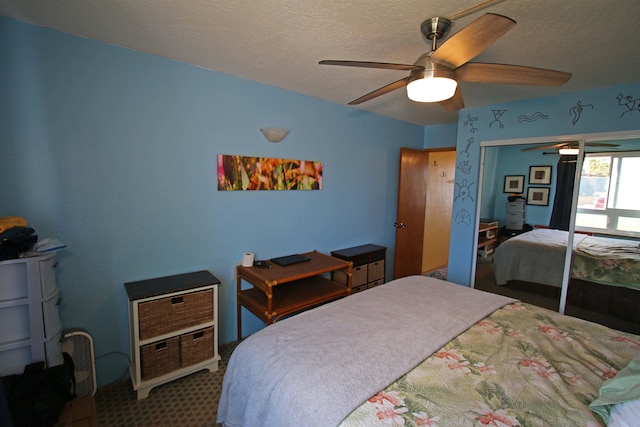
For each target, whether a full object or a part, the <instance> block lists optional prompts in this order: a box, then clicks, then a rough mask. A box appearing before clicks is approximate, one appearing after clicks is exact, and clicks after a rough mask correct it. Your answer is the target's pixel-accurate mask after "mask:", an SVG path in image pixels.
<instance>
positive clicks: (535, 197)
mask: <svg viewBox="0 0 640 427" xmlns="http://www.w3.org/2000/svg"><path fill="white" fill-rule="evenodd" d="M527 204H528V205H537V206H549V187H529V188H528V189H527Z"/></svg>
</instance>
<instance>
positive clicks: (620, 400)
mask: <svg viewBox="0 0 640 427" xmlns="http://www.w3.org/2000/svg"><path fill="white" fill-rule="evenodd" d="M627 402H629V403H632V404H631V405H629V404H628V403H627ZM625 403H627V405H629V406H627V405H625ZM614 407H615V409H616V412H617V413H621V414H626V413H628V412H632V413H634V408H635V410H636V411H639V410H640V409H639V408H640V356H638V357H636V358H635V359H633V360H631V361H630V362H629V364H627V366H625V367H624V368H623V369H621V370H620V372H618V374H617V375H616V376H615V377H613V378H611V379H610V380H607V381H605V382H604V383H602V386H601V387H600V394H599V396H598V398H597V399H596V400H594V401H593V402H591V404H590V405H589V408H590V409H591V410H592V411H593V412H595V413H597V414H598V415H600V417H601V418H602V419H603V420H604V422H605V423H609V417H610V416H611V415H612V410H613V409H614ZM635 413H636V414H637V412H635ZM637 419H638V418H636V417H634V418H633V420H635V421H634V422H635V423H636V424H633V425H637ZM618 425H619V426H624V425H625V424H618ZM630 425H631V424H630Z"/></svg>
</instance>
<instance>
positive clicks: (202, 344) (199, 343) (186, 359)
mask: <svg viewBox="0 0 640 427" xmlns="http://www.w3.org/2000/svg"><path fill="white" fill-rule="evenodd" d="M180 352H181V355H182V356H181V358H180V359H181V366H182V367H183V368H184V367H186V366H191V365H194V364H196V363H198V362H202V361H204V360H207V359H211V358H212V357H213V327H209V328H205V329H200V330H199V331H195V332H192V333H189V334H184V335H180Z"/></svg>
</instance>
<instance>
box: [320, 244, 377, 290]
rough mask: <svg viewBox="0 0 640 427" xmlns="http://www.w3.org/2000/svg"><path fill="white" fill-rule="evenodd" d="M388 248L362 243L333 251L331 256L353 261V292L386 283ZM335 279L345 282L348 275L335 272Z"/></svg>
mask: <svg viewBox="0 0 640 427" xmlns="http://www.w3.org/2000/svg"><path fill="white" fill-rule="evenodd" d="M386 251H387V248H385V247H384V246H378V245H371V244H369V245H362V246H355V247H353V248H346V249H340V250H338V251H333V252H331V256H334V257H336V258H340V259H343V260H345V261H351V262H353V273H352V278H351V289H352V292H353V293H355V292H360V291H364V290H365V289H369V288H373V287H374V286H378V285H382V284H383V283H384V264H385V255H386ZM333 280H335V281H337V282H340V283H345V280H346V277H345V276H344V273H343V272H341V271H336V272H334V275H333Z"/></svg>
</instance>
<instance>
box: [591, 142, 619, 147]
mask: <svg viewBox="0 0 640 427" xmlns="http://www.w3.org/2000/svg"><path fill="white" fill-rule="evenodd" d="M584 145H586V146H587V147H619V146H620V145H618V144H607V143H606V142H585V144H584Z"/></svg>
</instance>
